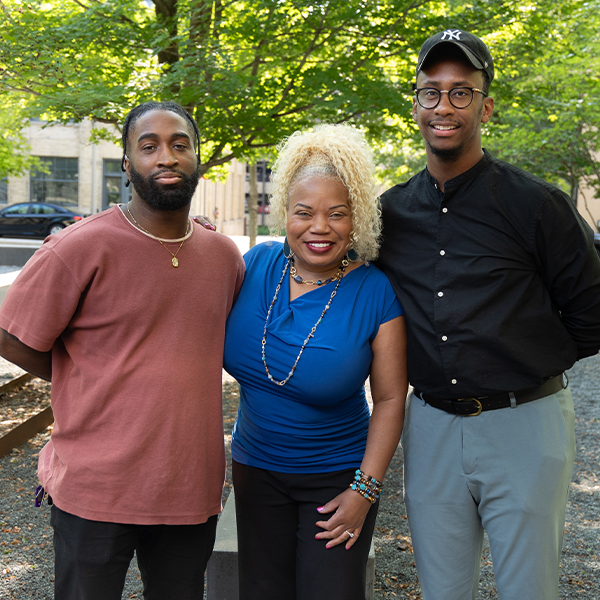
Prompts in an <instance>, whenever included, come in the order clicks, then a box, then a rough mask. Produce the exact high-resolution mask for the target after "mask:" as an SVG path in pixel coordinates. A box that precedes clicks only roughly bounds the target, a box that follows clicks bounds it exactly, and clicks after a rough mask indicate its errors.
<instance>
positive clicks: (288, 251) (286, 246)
mask: <svg viewBox="0 0 600 600" xmlns="http://www.w3.org/2000/svg"><path fill="white" fill-rule="evenodd" d="M283 255H284V256H285V257H286V258H287V259H288V260H289V259H290V258H294V253H293V252H292V249H291V248H290V245H289V244H288V241H287V236H286V238H285V240H284V242H283Z"/></svg>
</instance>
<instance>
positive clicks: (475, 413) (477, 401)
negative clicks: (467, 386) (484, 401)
mask: <svg viewBox="0 0 600 600" xmlns="http://www.w3.org/2000/svg"><path fill="white" fill-rule="evenodd" d="M465 400H473V401H475V402H476V403H477V406H478V407H479V408H478V409H477V412H474V413H468V414H466V415H465V417H476V416H477V415H480V414H481V411H482V410H483V407H482V406H481V402H479V400H477V398H459V399H458V401H459V402H464V401H465Z"/></svg>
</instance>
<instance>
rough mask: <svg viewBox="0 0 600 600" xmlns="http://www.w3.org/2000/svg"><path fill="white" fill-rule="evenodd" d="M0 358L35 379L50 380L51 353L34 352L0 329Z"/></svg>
mask: <svg viewBox="0 0 600 600" xmlns="http://www.w3.org/2000/svg"><path fill="white" fill-rule="evenodd" d="M0 356H3V357H4V358H5V359H6V360H8V361H10V362H12V363H14V364H15V365H17V366H19V367H21V368H22V369H24V370H25V371H27V372H28V373H31V374H32V375H35V376H36V377H40V378H41V379H45V380H46V381H50V380H51V379H52V351H49V352H40V351H39V350H34V349H33V348H30V347H29V346H26V345H25V344H24V343H23V342H21V341H20V340H19V339H18V338H17V337H15V336H14V335H12V334H10V333H8V331H6V330H4V329H0Z"/></svg>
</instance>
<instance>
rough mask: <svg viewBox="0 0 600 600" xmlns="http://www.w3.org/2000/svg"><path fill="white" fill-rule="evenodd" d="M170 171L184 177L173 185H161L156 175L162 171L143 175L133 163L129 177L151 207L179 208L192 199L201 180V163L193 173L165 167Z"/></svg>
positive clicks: (161, 208)
mask: <svg viewBox="0 0 600 600" xmlns="http://www.w3.org/2000/svg"><path fill="white" fill-rule="evenodd" d="M164 171H168V172H169V173H171V172H172V173H177V174H178V175H181V177H182V179H181V181H179V183H176V184H172V185H168V186H165V185H161V184H159V183H157V182H156V179H155V177H156V176H157V175H159V174H160V173H161V171H158V172H156V173H154V174H153V175H151V176H149V177H143V176H142V175H141V174H140V173H138V172H137V171H136V170H135V168H134V167H133V164H132V163H131V162H130V163H129V178H130V179H131V183H132V184H133V187H134V188H135V191H136V192H137V194H138V196H139V197H140V198H141V199H142V200H143V201H144V202H145V203H146V204H147V205H148V206H150V207H152V208H154V209H156V210H164V211H171V210H179V209H180V208H183V207H184V206H186V205H187V204H189V203H190V202H191V201H192V196H193V195H194V192H195V191H196V187H197V186H198V181H199V180H200V165H198V166H197V167H196V171H195V172H194V173H192V174H191V175H188V174H186V173H184V172H183V171H180V170H179V169H164Z"/></svg>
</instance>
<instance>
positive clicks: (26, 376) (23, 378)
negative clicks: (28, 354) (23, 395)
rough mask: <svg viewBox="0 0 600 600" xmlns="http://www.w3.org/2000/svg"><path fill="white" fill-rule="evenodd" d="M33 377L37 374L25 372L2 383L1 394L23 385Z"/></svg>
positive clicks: (0, 386)
mask: <svg viewBox="0 0 600 600" xmlns="http://www.w3.org/2000/svg"><path fill="white" fill-rule="evenodd" d="M32 379H35V375H32V374H31V373H23V375H19V376H18V377H15V378H14V379H11V380H10V381H7V382H6V383H3V384H2V385H0V394H4V393H6V392H10V391H11V390H14V389H15V388H18V387H21V386H22V385H24V384H26V383H27V382H28V381H31V380H32Z"/></svg>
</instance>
